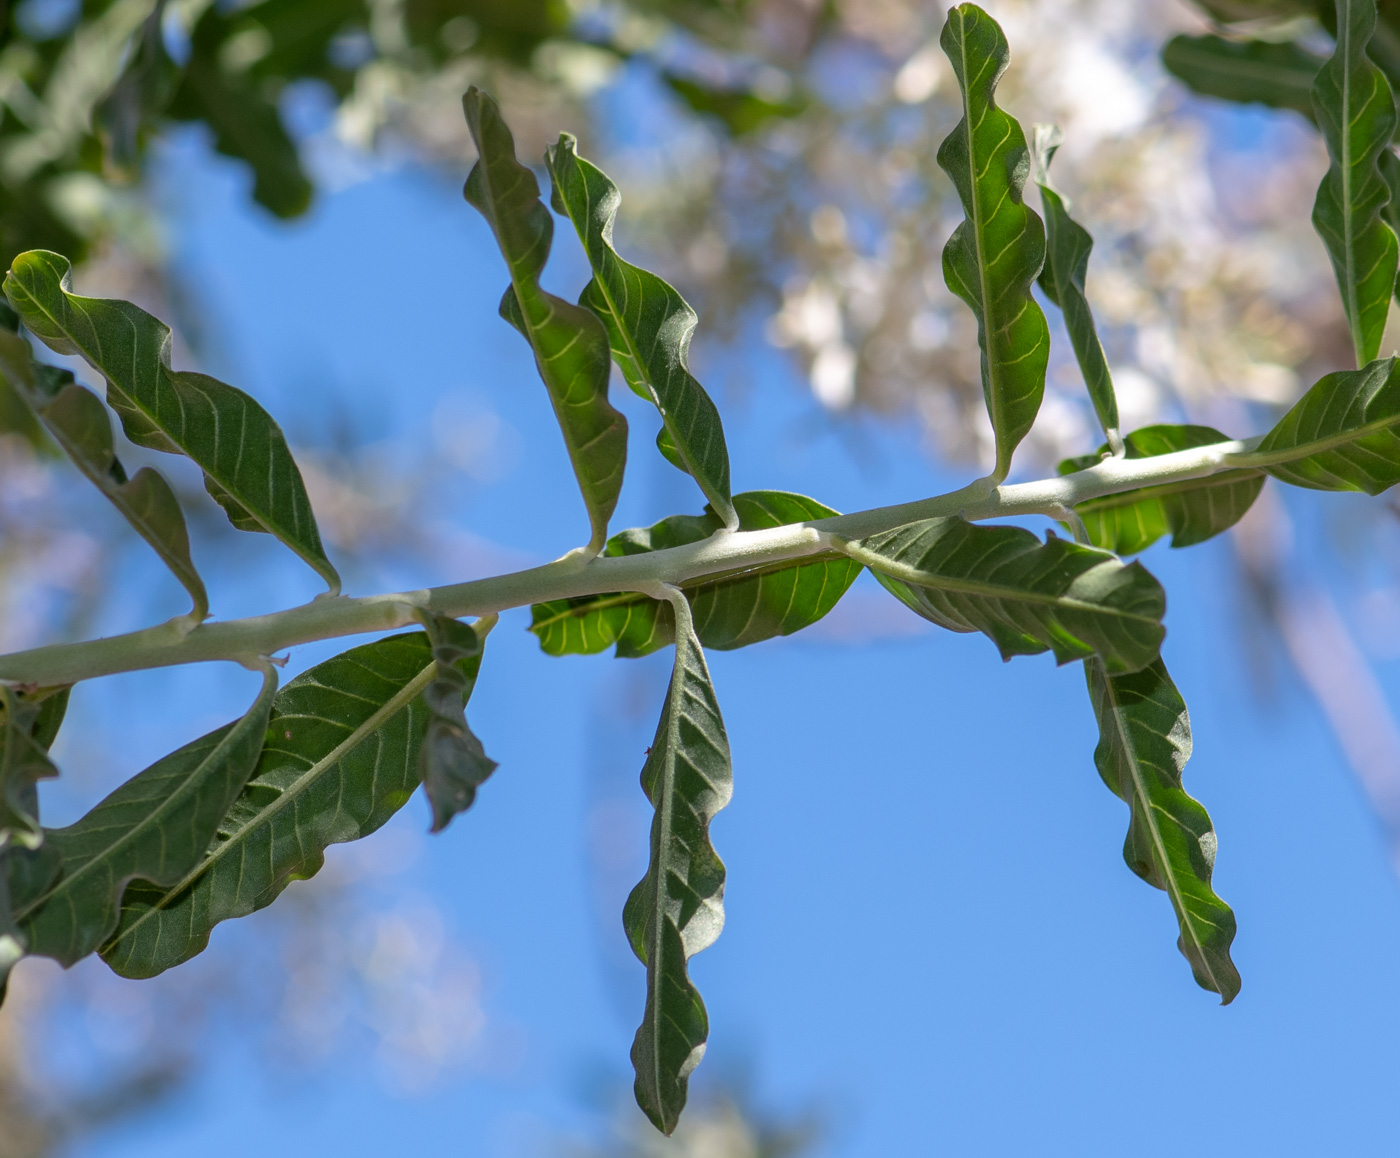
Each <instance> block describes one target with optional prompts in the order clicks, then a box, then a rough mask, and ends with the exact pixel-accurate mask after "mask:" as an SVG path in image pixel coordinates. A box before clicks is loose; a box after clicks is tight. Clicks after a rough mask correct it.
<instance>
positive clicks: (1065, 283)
mask: <svg viewBox="0 0 1400 1158" xmlns="http://www.w3.org/2000/svg"><path fill="white" fill-rule="evenodd" d="M1062 139H1063V138H1062V137H1061V135H1060V130H1059V129H1058V128H1057V127H1056V126H1054V125H1037V126H1036V127H1035V167H1036V177H1035V180H1036V184H1037V185H1039V186H1040V204H1041V206H1042V208H1044V210H1045V241H1046V246H1045V268H1044V269H1043V270H1041V271H1040V288H1041V289H1043V290H1044V291H1045V296H1046V297H1048V298H1049V299H1050V300H1051V301H1052V302H1054V303H1055V304H1056V305H1057V306H1059V307H1060V309H1061V310H1062V311H1064V315H1065V329H1066V330H1068V331H1069V340H1070V344H1071V345H1072V346H1073V347H1074V356H1075V358H1076V359H1078V361H1079V372H1080V373H1081V374H1083V375H1084V385H1085V387H1086V388H1087V389H1088V391H1089V398H1090V400H1091V401H1092V402H1093V404H1094V413H1095V414H1097V415H1098V417H1099V425H1100V426H1102V427H1103V431H1104V434H1105V435H1106V436H1107V438H1108V444H1109V447H1110V448H1111V449H1112V450H1113V452H1114V453H1115V454H1118V453H1121V451H1122V446H1123V440H1122V438H1121V436H1120V435H1119V433H1118V397H1117V395H1116V394H1114V392H1113V376H1112V375H1111V374H1110V373H1109V370H1108V359H1107V358H1106V357H1105V356H1104V352H1103V343H1102V342H1100V341H1099V332H1098V329H1097V328H1096V327H1095V326H1094V314H1093V311H1092V310H1091V309H1090V308H1089V299H1088V298H1087V297H1086V296H1085V290H1084V281H1085V278H1086V277H1087V276H1088V272H1089V254H1090V252H1091V251H1092V250H1093V248H1094V239H1093V238H1092V237H1090V236H1089V231H1088V230H1087V229H1085V228H1084V227H1083V226H1082V225H1080V224H1079V223H1078V222H1077V221H1075V220H1074V218H1072V217H1071V216H1070V215H1069V205H1068V204H1067V203H1066V202H1065V200H1064V198H1063V197H1061V196H1060V194H1059V193H1058V192H1056V191H1055V189H1054V188H1053V187H1052V186H1051V184H1050V162H1051V161H1052V160H1053V159H1054V157H1055V150H1056V149H1058V148H1059V147H1060V142H1061V141H1062Z"/></svg>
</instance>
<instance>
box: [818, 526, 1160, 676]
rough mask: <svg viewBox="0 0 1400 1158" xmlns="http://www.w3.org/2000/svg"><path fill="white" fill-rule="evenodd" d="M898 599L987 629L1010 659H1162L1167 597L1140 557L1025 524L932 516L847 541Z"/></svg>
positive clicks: (947, 620)
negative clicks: (1044, 533) (1128, 558)
mask: <svg viewBox="0 0 1400 1158" xmlns="http://www.w3.org/2000/svg"><path fill="white" fill-rule="evenodd" d="M843 549H844V550H845V551H846V552H847V553H848V554H849V555H850V556H851V557H852V558H853V559H856V560H858V561H859V562H861V563H864V564H865V565H866V566H867V567H869V568H870V569H871V571H873V572H874V574H875V578H876V579H878V580H879V581H880V582H881V583H882V584H884V586H885V587H886V588H888V589H889V590H890V591H891V592H892V593H893V594H894V595H896V596H897V597H898V598H899V599H900V600H901V601H903V602H904V603H905V604H907V605H908V606H909V607H910V608H912V609H913V610H914V611H916V612H918V613H919V614H920V615H922V616H923V617H924V618H925V619H928V620H931V621H932V622H934V623H936V624H938V625H939V626H940V627H946V628H948V629H950V630H952V631H980V632H983V633H984V634H986V635H987V636H989V637H990V638H991V640H992V642H993V643H995V644H996V645H997V647H998V648H999V649H1000V651H1001V654H1002V657H1003V658H1004V659H1010V658H1011V657H1012V656H1013V655H1037V654H1039V653H1040V652H1042V651H1046V650H1050V651H1053V652H1054V653H1055V659H1056V660H1057V661H1058V662H1060V663H1068V662H1069V661H1070V660H1072V659H1083V658H1085V657H1087V656H1091V655H1097V656H1099V657H1101V658H1102V659H1103V661H1104V662H1105V664H1107V666H1108V670H1109V671H1110V672H1113V673H1115V674H1117V673H1120V672H1130V671H1137V670H1138V669H1139V668H1143V667H1146V666H1147V665H1148V664H1149V663H1151V662H1152V661H1153V660H1154V659H1156V658H1157V651H1158V648H1159V647H1160V646H1161V643H1162V636H1163V635H1164V634H1165V631H1164V629H1163V627H1162V615H1163V614H1164V613H1165V611H1166V597H1165V596H1164V595H1163V593H1162V588H1161V586H1160V585H1159V584H1158V582H1157V580H1156V579H1154V578H1153V577H1152V576H1151V575H1150V574H1149V573H1148V572H1147V570H1146V569H1145V568H1144V567H1143V566H1142V564H1141V563H1123V562H1122V561H1121V560H1119V559H1117V558H1115V557H1114V556H1113V555H1109V554H1107V553H1106V552H1104V551H1099V550H1096V549H1094V548H1093V547H1082V546H1080V545H1078V544H1077V543H1070V542H1066V541H1065V540H1063V539H1058V538H1056V537H1055V536H1054V535H1051V536H1050V539H1049V541H1048V542H1041V540H1040V539H1038V538H1037V537H1036V536H1035V535H1033V534H1031V532H1030V531H1027V530H1023V529H1022V528H1020V527H982V526H977V525H975V524H973V523H969V522H966V521H965V520H963V519H960V518H956V517H953V518H942V519H925V520H923V521H921V522H917V523H910V524H909V525H908V526H904V527H896V528H895V529H894V530H892V531H885V532H883V533H881V534H878V535H872V536H870V537H869V538H867V539H861V540H858V541H855V542H851V543H847V544H846V545H845V547H844V548H843Z"/></svg>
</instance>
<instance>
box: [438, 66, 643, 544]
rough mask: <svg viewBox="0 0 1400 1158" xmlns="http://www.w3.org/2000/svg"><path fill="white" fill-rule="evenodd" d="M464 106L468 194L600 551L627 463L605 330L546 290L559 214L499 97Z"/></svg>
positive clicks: (506, 313)
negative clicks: (495, 253)
mask: <svg viewBox="0 0 1400 1158" xmlns="http://www.w3.org/2000/svg"><path fill="white" fill-rule="evenodd" d="M462 107H463V109H464V110H465V112H466V117H467V125H468V127H469V128H470V129H471V133H472V139H473V140H474V141H475V142H476V148H477V153H478V155H479V157H480V159H479V160H478V161H477V163H476V164H475V165H473V166H472V171H471V173H470V174H469V175H468V177H467V184H466V188H465V190H464V193H465V196H466V199H467V200H468V201H469V202H470V203H471V204H472V205H473V206H475V207H476V208H477V209H478V210H480V212H481V215H482V216H483V217H485V218H486V220H487V222H488V223H489V224H490V226H491V230H492V232H493V233H494V234H495V235H496V242H497V244H498V245H499V246H500V249H501V255H502V256H503V257H504V258H505V260H506V266H507V267H508V268H509V270H510V286H509V287H508V288H507V289H506V293H505V297H503V298H502V299H501V316H502V317H503V318H505V319H506V321H508V322H510V324H511V325H513V326H514V327H515V328H516V329H517V330H519V331H520V333H521V334H523V335H524V336H525V338H526V340H527V341H529V343H530V346H531V348H532V349H533V350H534V352H535V364H536V365H537V366H538V367H539V372H540V377H541V378H543V379H544V383H545V386H546V387H548V389H549V397H550V401H551V402H552V403H553V405H554V415H555V417H556V418H557V419H558V421H559V428H560V430H562V431H563V434H564V443H565V445H566V446H567V447H568V451H569V458H570V460H571V461H572V462H573V467H574V475H575V477H576V478H577V479H578V485H579V490H580V491H581V492H582V494H583V501H584V505H585V506H586V507H587V508H588V520H589V524H590V526H591V527H592V537H591V539H590V540H589V550H590V551H592V552H593V553H597V552H598V551H600V550H601V549H602V547H603V543H604V541H605V540H606V539H607V535H608V520H609V519H610V518H611V517H612V513H613V510H614V509H615V508H616V506H617V496H618V494H619V493H620V492H621V490H622V472H623V468H624V467H625V465H626V462H627V420H626V419H625V418H623V416H622V415H621V414H619V413H618V412H617V411H616V410H614V409H613V407H612V406H611V404H609V402H608V374H609V368H610V360H609V359H610V355H609V351H608V335H607V331H606V330H604V328H603V323H602V322H600V321H599V320H598V319H597V318H595V317H594V316H593V314H591V313H590V312H589V311H588V310H586V309H584V308H583V307H582V306H576V305H573V304H571V303H569V302H566V301H564V299H563V298H557V297H555V296H554V295H553V294H549V293H546V292H545V291H544V290H542V289H541V288H540V281H539V278H540V272H541V271H542V270H543V269H544V264H545V261H546V260H547V259H548V257H549V248H550V244H551V242H552V240H553V237H554V219H553V218H552V217H551V216H550V215H549V210H548V209H546V208H545V207H544V205H543V204H542V203H541V201H540V188H539V183H538V182H537V181H536V180H535V175H534V174H533V173H532V172H530V170H529V169H527V168H526V167H525V166H524V165H522V164H520V162H519V161H517V160H516V159H515V138H514V137H512V136H511V132H510V129H509V128H507V127H506V123H505V121H504V120H503V119H502V118H501V110H500V109H499V108H498V107H497V105H496V102H495V101H494V100H492V99H491V98H490V97H489V96H487V95H486V94H485V93H483V92H481V91H480V90H479V89H477V88H471V89H469V90H468V91H467V95H466V96H465V97H463V98H462Z"/></svg>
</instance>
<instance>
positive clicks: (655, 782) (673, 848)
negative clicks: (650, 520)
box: [622, 594, 733, 1134]
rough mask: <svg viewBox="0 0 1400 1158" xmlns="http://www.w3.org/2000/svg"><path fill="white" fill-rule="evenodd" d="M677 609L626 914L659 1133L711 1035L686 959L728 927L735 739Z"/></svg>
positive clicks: (642, 1063) (640, 1033)
mask: <svg viewBox="0 0 1400 1158" xmlns="http://www.w3.org/2000/svg"><path fill="white" fill-rule="evenodd" d="M672 608H673V615H674V618H675V623H676V629H675V637H676V662H675V667H674V668H673V670H672V672H671V685H670V687H669V688H668V689H667V692H666V703H665V706H663V707H662V709H661V722H660V723H659V724H658V725H657V728H656V737H655V739H653V740H652V742H651V750H650V752H649V753H648V755H647V762H646V766H645V767H644V768H643V769H642V790H643V791H644V792H645V793H646V794H647V799H648V800H650V801H651V803H652V807H653V808H654V809H655V810H656V813H655V816H654V818H653V820H652V824H651V859H650V861H649V863H648V865H647V872H646V876H644V877H643V878H642V879H641V881H640V882H639V883H638V884H637V887H636V888H635V889H633V890H632V893H631V895H630V896H629V897H628V898H627V904H626V905H625V906H624V908H623V912H622V923H623V926H624V927H625V928H626V930H627V937H628V939H629V940H630V941H631V943H632V949H633V951H634V952H635V953H636V954H637V956H638V957H639V958H640V959H641V961H642V964H644V965H645V966H646V967H647V999H646V1010H645V1013H644V1014H643V1017H642V1024H641V1026H640V1027H639V1028H638V1029H637V1036H636V1038H635V1040H634V1041H633V1043H632V1065H633V1066H634V1068H635V1069H636V1071H637V1080H636V1084H635V1087H634V1089H635V1092H636V1095H637V1104H638V1105H639V1106H641V1108H642V1110H643V1111H645V1113H646V1115H647V1117H648V1118H650V1119H651V1120H652V1123H653V1124H654V1125H655V1126H656V1128H657V1129H658V1130H660V1131H661V1132H662V1133H663V1134H670V1133H671V1131H672V1130H674V1129H675V1128H676V1123H677V1121H678V1120H679V1119H680V1113H681V1110H682V1109H683V1108H684V1106H685V1098H686V1087H687V1084H688V1082H689V1078H690V1074H691V1071H692V1070H694V1069H695V1067H696V1066H697V1065H698V1064H699V1063H700V1059H701V1058H702V1057H703V1056H704V1054H705V1039H706V1038H707V1037H708V1036H709V1032H710V1024H709V1018H708V1017H707V1016H706V1014H705V1005H704V1003H703V1002H702V1001H701V1000H700V994H699V992H698V991H697V990H696V988H695V986H694V985H693V984H692V983H691V980H690V976H689V974H688V971H687V969H686V962H687V961H688V960H689V959H690V958H691V957H693V956H694V955H695V954H696V953H698V952H700V951H701V950H702V949H705V948H708V947H709V946H710V945H713V944H714V942H715V938H717V937H718V936H719V934H720V930H721V929H722V928H723V927H724V903H723V902H724V864H723V863H722V862H721V861H720V859H719V856H718V855H717V854H716V853H715V850H714V847H713V846H712V845H711V844H710V821H711V820H712V819H713V818H714V815H715V813H717V812H718V811H719V810H720V809H721V808H723V807H724V806H725V805H726V804H728V803H729V798H730V795H731V794H732V793H733V774H732V770H731V768H730V763H729V739H728V737H727V736H726V735H725V731H724V721H723V720H722V719H721V718H720V713H719V704H718V702H717V701H716V700H715V691H714V686H713V685H712V684H711V682H710V672H709V668H708V667H707V666H706V664H705V654H704V652H703V651H702V650H701V648H700V641H699V640H698V639H697V638H696V636H695V630H694V627H693V625H692V623H691V621H690V605H689V603H688V602H687V601H686V599H685V598H684V597H683V596H681V595H679V594H677V595H676V596H675V597H674V599H673V600H672Z"/></svg>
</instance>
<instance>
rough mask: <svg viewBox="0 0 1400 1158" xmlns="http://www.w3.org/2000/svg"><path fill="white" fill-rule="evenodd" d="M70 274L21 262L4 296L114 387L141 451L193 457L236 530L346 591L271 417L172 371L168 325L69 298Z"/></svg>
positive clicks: (54, 343)
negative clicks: (258, 534)
mask: <svg viewBox="0 0 1400 1158" xmlns="http://www.w3.org/2000/svg"><path fill="white" fill-rule="evenodd" d="M71 274H72V267H71V265H70V264H69V262H68V259H67V258H65V257H61V256H59V255H58V254H56V253H48V252H46V251H43V250H32V251H30V252H29V253H22V254H20V255H19V256H18V257H17V258H15V260H14V263H13V265H12V266H11V268H10V272H9V273H8V274H7V275H6V276H5V296H6V297H7V298H9V300H10V304H11V305H13V306H14V308H15V309H16V310H17V311H19V315H20V317H21V318H22V319H23V320H24V324H25V326H26V327H27V328H28V329H29V331H30V332H31V333H33V334H34V335H35V336H36V337H37V338H39V339H40V340H41V341H43V342H44V343H45V344H46V345H48V346H49V347H50V348H51V349H53V350H56V351H57V352H59V353H60V354H80V355H82V357H83V358H84V359H86V360H87V362H88V363H89V364H90V365H91V366H92V367H93V369H95V370H97V371H99V372H100V373H101V374H102V375H103V377H105V378H106V379H107V402H108V404H109V405H110V406H111V407H112V409H113V410H115V411H116V412H117V414H118V415H119V416H120V417H121V420H122V426H123V428H124V429H125V431H126V435H127V437H128V438H130V439H131V441H132V442H134V443H136V444H137V445H138V446H145V447H149V448H151V449H152V450H162V451H168V452H170V453H179V454H184V455H188V456H189V458H191V459H192V460H193V461H194V462H195V463H197V464H198V465H199V467H200V469H201V470H203V471H204V479H205V487H206V488H207V489H208V491H209V493H210V494H211V495H212V496H213V497H214V498H215V500H217V501H218V503H219V504H220V505H221V506H222V507H223V508H224V510H225V512H226V513H227V514H228V518H229V522H231V523H232V524H233V525H234V526H235V527H237V528H238V529H239V530H241V531H266V532H267V533H269V534H271V535H274V536H275V537H276V538H278V539H280V540H281V541H282V542H283V543H285V544H286V545H287V546H288V547H290V548H291V549H292V550H293V551H295V552H296V553H297V554H298V555H300V556H301V558H302V559H303V560H305V561H306V563H307V564H309V565H310V566H311V567H312V568H314V569H315V571H316V572H317V574H319V575H320V576H321V577H322V578H323V579H324V580H325V581H326V584H327V586H328V587H329V588H330V590H331V591H332V592H333V593H335V592H338V591H339V590H340V577H339V576H338V575H337V574H336V571H335V568H334V567H332V566H331V564H330V561H329V560H328V559H327V558H326V553H325V550H324V549H323V548H322V546H321V536H320V533H319V532H318V531H317V529H316V518H315V516H314V515H313V514H312V512H311V502H310V500H309V499H308V498H307V496H306V486H305V484H304V483H303V482H302V479H301V472H300V471H299V470H297V465H296V463H295V462H294V461H293V459H292V454H291V451H290V450H288V449H287V441H286V439H285V438H284V437H283V435H282V431H281V428H280V427H278V425H277V423H276V422H274V421H273V420H272V416H271V415H270V414H268V413H267V411H266V410H264V409H263V408H262V407H261V406H260V405H258V403H257V402H256V401H254V400H253V399H252V398H250V397H249V396H248V395H247V394H245V393H243V391H241V390H238V389H235V388H234V387H232V386H228V385H225V384H224V383H223V382H220V381H218V380H217V379H215V378H210V377H209V376H208V375H206V374H196V373H193V372H191V371H187V370H179V371H177V370H172V369H171V368H170V343H171V338H170V327H169V326H167V325H166V324H165V323H164V322H162V321H160V320H159V319H157V318H153V317H152V316H151V315H150V314H148V313H146V311H145V310H142V309H139V308H138V307H136V306H134V305H132V304H131V303H130V302H124V301H116V300H109V299H106V298H85V297H79V296H78V295H77V294H74V293H70V292H69V278H70V276H71Z"/></svg>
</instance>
